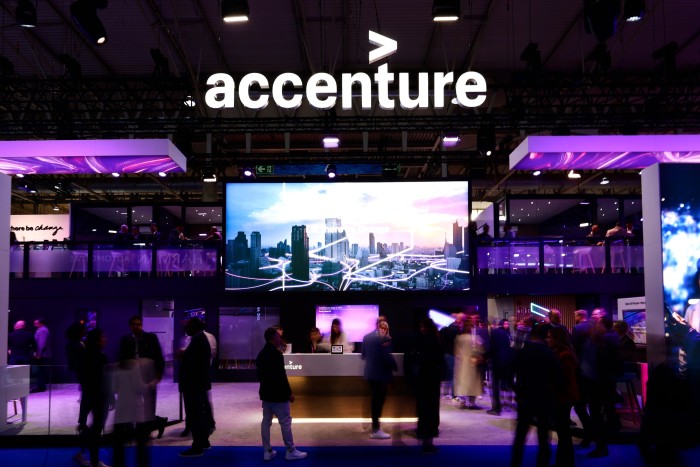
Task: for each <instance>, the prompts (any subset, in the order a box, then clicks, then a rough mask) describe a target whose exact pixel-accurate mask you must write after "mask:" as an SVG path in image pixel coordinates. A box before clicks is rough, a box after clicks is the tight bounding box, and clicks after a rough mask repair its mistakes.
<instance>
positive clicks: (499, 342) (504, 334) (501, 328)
mask: <svg viewBox="0 0 700 467" xmlns="http://www.w3.org/2000/svg"><path fill="white" fill-rule="evenodd" d="M509 327H510V324H509V322H508V320H507V319H502V320H500V321H499V322H498V327H496V328H494V329H493V330H492V331H491V345H490V346H489V351H488V353H487V354H486V355H487V356H488V358H489V359H490V360H491V410H489V411H487V412H486V413H488V414H489V415H500V414H501V408H502V406H501V390H503V391H504V392H507V391H510V389H511V387H512V385H513V356H514V354H513V348H512V347H511V343H512V338H511V336H510V331H509V329H508V328H509Z"/></svg>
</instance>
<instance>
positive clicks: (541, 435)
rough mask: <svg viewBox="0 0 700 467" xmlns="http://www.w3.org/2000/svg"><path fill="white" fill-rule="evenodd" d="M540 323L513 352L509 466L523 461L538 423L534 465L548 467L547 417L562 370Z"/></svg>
mask: <svg viewBox="0 0 700 467" xmlns="http://www.w3.org/2000/svg"><path fill="white" fill-rule="evenodd" d="M545 339H546V335H543V334H542V330H541V328H540V326H535V328H534V329H533V330H532V333H530V340H529V341H527V342H526V343H525V345H524V346H523V348H522V349H520V350H519V351H518V352H517V353H516V355H515V366H514V368H515V396H516V401H517V403H518V421H517V424H516V427H515V437H514V438H513V454H512V457H511V463H510V465H511V467H519V466H520V465H522V463H523V454H524V450H525V439H526V438H527V432H528V430H529V429H530V426H531V425H535V426H537V444H538V451H537V464H536V465H537V467H548V466H549V457H550V452H551V447H550V445H549V418H550V415H551V413H552V408H553V404H554V400H555V397H556V394H557V388H559V387H561V383H560V382H561V370H560V366H559V362H558V361H557V357H556V356H555V355H554V352H552V350H551V349H550V348H549V347H548V346H547V344H545Z"/></svg>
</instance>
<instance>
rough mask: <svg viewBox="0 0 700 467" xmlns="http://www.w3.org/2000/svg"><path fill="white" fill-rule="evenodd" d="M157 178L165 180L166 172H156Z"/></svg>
mask: <svg viewBox="0 0 700 467" xmlns="http://www.w3.org/2000/svg"><path fill="white" fill-rule="evenodd" d="M158 176H159V177H161V178H165V177H167V176H168V174H167V173H166V172H158Z"/></svg>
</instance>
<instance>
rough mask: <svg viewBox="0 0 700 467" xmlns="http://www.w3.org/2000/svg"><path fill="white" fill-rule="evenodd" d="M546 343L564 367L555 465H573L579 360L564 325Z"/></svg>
mask: <svg viewBox="0 0 700 467" xmlns="http://www.w3.org/2000/svg"><path fill="white" fill-rule="evenodd" d="M547 344H548V345H549V348H550V349H552V350H553V351H554V354H555V355H556V356H557V359H558V360H559V365H560V366H561V374H562V377H563V380H562V383H563V384H562V386H561V387H560V388H559V390H558V391H557V392H556V399H555V401H554V412H553V414H552V415H553V416H552V418H553V422H554V430H555V431H556V432H557V439H558V441H557V454H556V461H555V463H554V465H555V466H556V467H574V445H573V442H572V441H571V418H570V416H571V407H573V405H574V403H576V401H578V398H579V395H578V385H577V383H576V367H577V366H578V360H577V359H576V353H575V352H574V347H573V346H572V345H571V341H570V339H569V333H568V332H567V331H566V328H564V327H554V328H551V329H550V330H549V333H548V335H547Z"/></svg>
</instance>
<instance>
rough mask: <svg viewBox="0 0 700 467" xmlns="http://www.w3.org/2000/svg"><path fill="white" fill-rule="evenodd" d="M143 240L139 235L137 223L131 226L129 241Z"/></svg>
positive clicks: (137, 241)
mask: <svg viewBox="0 0 700 467" xmlns="http://www.w3.org/2000/svg"><path fill="white" fill-rule="evenodd" d="M142 241H143V235H141V230H140V229H139V226H138V225H134V226H132V227H131V242H132V243H140V242H142Z"/></svg>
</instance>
